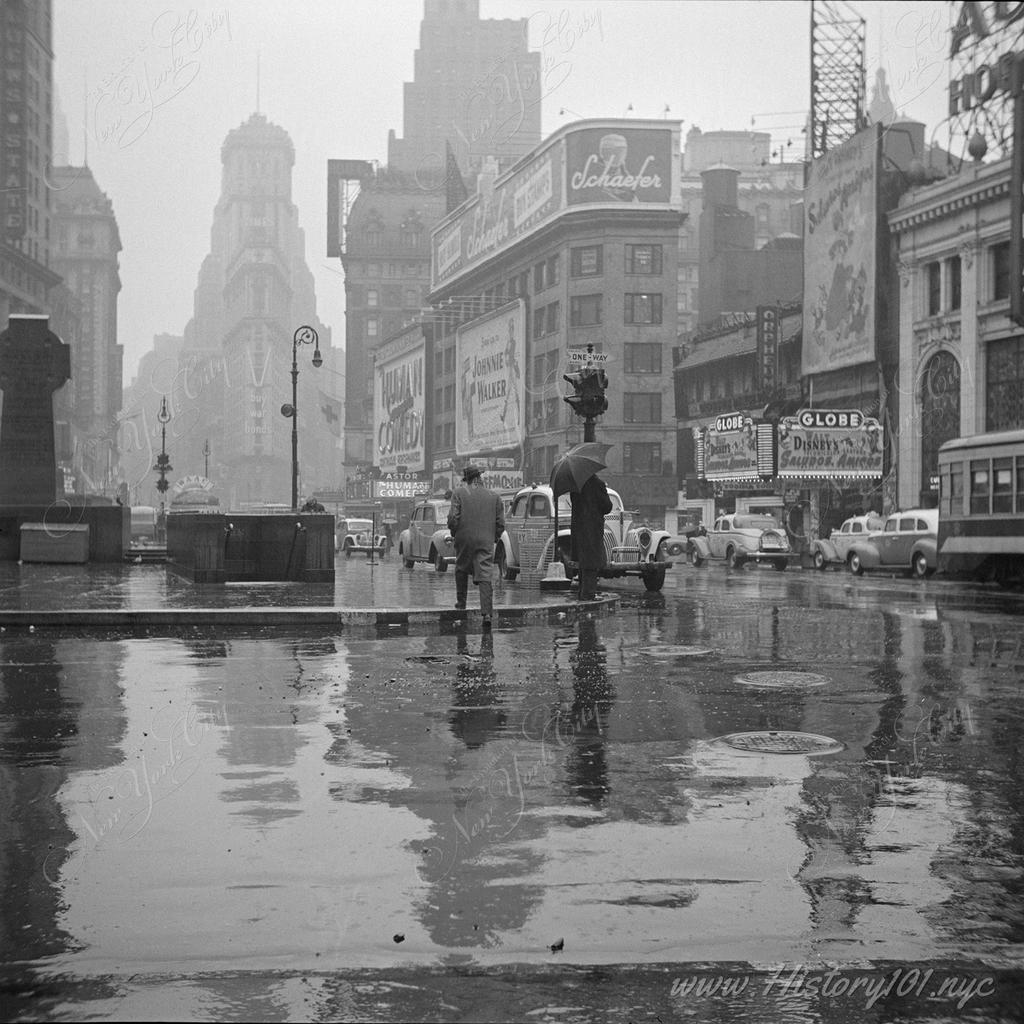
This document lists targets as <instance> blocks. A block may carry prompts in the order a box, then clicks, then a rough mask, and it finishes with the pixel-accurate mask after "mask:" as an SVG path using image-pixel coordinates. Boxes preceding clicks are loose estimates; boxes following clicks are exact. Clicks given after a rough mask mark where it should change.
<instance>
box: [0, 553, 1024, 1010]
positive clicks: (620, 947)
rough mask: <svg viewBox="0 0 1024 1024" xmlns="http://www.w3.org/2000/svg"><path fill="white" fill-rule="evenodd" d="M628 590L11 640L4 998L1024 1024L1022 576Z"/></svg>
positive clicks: (361, 569) (180, 1006)
mask: <svg viewBox="0 0 1024 1024" xmlns="http://www.w3.org/2000/svg"><path fill="white" fill-rule="evenodd" d="M126 571H127V570H126ZM367 571H368V570H367V569H366V567H365V566H362V565H357V564H356V563H352V564H351V566H346V565H345V564H343V563H339V565H338V576H339V580H342V579H343V578H344V576H345V573H346V572H351V574H352V577H353V579H354V578H355V576H356V574H365V573H366V572H367ZM375 571H377V572H379V573H381V574H390V577H389V579H390V581H391V582H390V583H388V584H387V586H391V587H394V588H397V589H396V591H395V592H396V593H404V594H405V596H406V598H407V599H415V600H417V601H423V598H422V593H419V592H416V593H414V592H413V591H409V590H408V589H406V590H405V591H403V590H402V588H408V586H409V585H410V584H409V582H408V581H409V577H410V576H412V577H413V579H414V580H417V581H420V582H418V583H416V586H420V587H426V588H429V589H430V591H431V594H432V595H433V596H434V597H436V600H437V603H438V604H439V605H440V604H441V603H443V602H446V601H447V600H448V598H449V597H450V595H449V593H448V590H446V589H444V588H445V587H448V588H450V587H451V585H452V584H451V580H450V579H444V580H443V581H442V580H439V579H438V578H437V576H436V575H435V574H432V573H429V572H425V571H424V570H423V569H422V568H419V569H417V570H414V572H413V573H412V574H410V573H409V571H408V570H403V569H401V568H400V567H399V566H398V565H397V564H396V563H395V562H391V563H390V564H388V565H386V566H383V567H378V569H377V570H375ZM416 573H418V574H419V575H418V576H417V575H416ZM137 578H138V579H140V580H150V581H151V580H152V579H154V578H155V577H153V576H152V575H150V576H142V575H139V576H138V577H137ZM382 578H383V576H382ZM343 586H344V585H343V583H342V584H339V587H340V588H342V589H343ZM123 589H126V592H127V591H128V590H130V589H131V588H130V587H127V588H123ZM504 589H505V590H512V589H514V587H510V586H508V585H506V586H505V588H504ZM614 592H615V593H616V594H618V595H619V604H618V607H617V608H616V609H614V610H603V611H601V612H598V613H595V614H577V613H576V612H574V611H571V610H570V611H569V612H567V613H566V615H565V618H564V621H556V622H554V623H553V624H550V625H549V624H546V623H542V624H529V625H521V626H511V627H502V628H498V629H496V630H495V631H494V633H493V635H491V636H488V635H484V634H482V633H481V632H480V630H479V626H478V624H474V623H472V622H471V623H470V624H469V628H462V627H459V626H454V627H450V626H448V625H444V626H443V627H442V628H438V626H437V625H436V624H435V625H434V627H433V628H429V627H428V626H423V625H416V626H413V625H409V626H399V627H395V628H392V629H391V630H388V631H384V632H381V631H377V630H363V631H360V630H357V629H353V630H345V631H337V632H334V633H327V632H325V631H323V630H312V629H297V628H281V627H275V628H270V627H263V628H260V627H239V628H234V629H230V630H218V631H217V634H216V635H214V632H213V631H212V630H210V629H209V628H208V627H204V626H203V625H202V623H201V622H200V623H197V624H196V625H195V626H193V627H189V628H183V629H181V630H179V631H178V632H177V633H176V634H174V635H168V634H167V633H166V632H165V633H164V634H163V635H160V634H159V633H154V631H149V632H147V633H143V632H141V631H140V632H137V633H132V634H129V633H124V634H114V633H109V634H100V633H97V632H94V631H86V630H75V631H70V630H64V631H60V630H55V629H46V628H39V629H33V630H31V631H30V630H29V629H28V628H12V627H8V628H6V629H5V631H4V632H3V633H0V736H2V746H0V751H2V752H0V799H2V802H3V808H2V819H3V827H2V830H0V883H2V887H3V889H2V891H3V916H2V927H0V941H2V944H3V950H2V952H3V968H2V971H3V974H2V978H3V988H2V990H0V1016H2V1018H3V1019H5V1020H7V1019H10V1020H86V1019H88V1020H128V1019H150V1020H153V1019H172V1020H267V1021H292V1020H296V1021H297V1020H334V1019H345V1020H381V1021H390V1020H404V1019H410V1020H437V1021H448V1020H451V1021H461V1020H489V1021H500V1020H523V1021H560V1022H561V1021H580V1022H582V1021H592V1020H599V1021H622V1022H625V1021H648V1020H649V1021H666V1022H667V1021H670V1020H698V1021H701V1020H716V1021H749V1022H752V1024H754V1022H762V1021H777V1022H780V1024H781V1022H788V1021H857V1022H859V1024H863V1022H875V1021H877V1022H881V1021H945V1020H949V1021H953V1020H956V1021H986V1022H988V1021H1019V1020H1021V1019H1024V1017H1022V1012H1024V899H1022V896H1024V892H1022V890H1024V873H1022V862H1024V802H1022V800H1021V792H1022V791H1024V703H1022V698H1024V629H1022V626H1024V595H1022V594H1020V593H1019V592H1018V593H1016V594H1012V593H1003V592H999V591H996V590H991V589H987V588H979V587H969V586H960V585H955V584H952V583H949V582H946V581H943V580H941V579H936V580H931V581H928V582H923V583H922V582H917V581H911V580H907V579H900V578H895V579H894V578H890V577H888V576H885V577H872V576H867V577H864V578H860V579H858V578H854V577H851V576H850V575H848V574H846V573H840V572H828V573H813V572H810V571H803V572H798V571H793V572H788V573H785V574H782V573H776V572H772V571H770V569H769V570H764V569H757V568H754V567H749V568H746V569H743V570H739V571H733V570H727V569H725V568H724V567H711V568H705V569H700V570H695V569H693V568H691V567H689V566H685V565H682V564H679V565H677V566H676V567H675V568H674V570H673V571H672V572H671V573H670V574H669V581H668V583H667V584H666V587H665V590H664V591H663V592H662V593H659V594H647V593H645V592H644V591H643V590H642V589H641V588H640V587H639V585H638V584H637V583H636V582H635V581H631V582H625V583H622V585H616V586H615V588H614ZM40 593H42V591H40ZM410 595H411V597H410ZM417 595H418V596H417ZM9 597H10V595H9V594H6V596H4V598H3V600H2V601H0V603H2V604H3V605H4V606H5V607H12V606H14V607H29V606H30V604H28V605H26V604H24V603H17V602H13V601H12V600H9V599H8V598H9ZM534 597H535V599H538V600H539V596H538V595H537V594H536V592H534ZM562 599H563V600H564V599H565V598H564V596H563V598H562ZM510 600H512V598H509V597H503V596H500V595H499V597H498V604H499V607H500V606H501V604H502V602H503V601H506V602H507V601H510ZM473 601H475V595H471V604H472V602H473ZM424 603H427V602H425V601H424ZM499 621H500V620H499Z"/></svg>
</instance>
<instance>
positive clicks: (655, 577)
mask: <svg viewBox="0 0 1024 1024" xmlns="http://www.w3.org/2000/svg"><path fill="white" fill-rule="evenodd" d="M643 580H644V588H645V589H646V590H661V588H662V587H663V586H665V570H664V569H655V570H654V571H653V572H645V573H644V574H643Z"/></svg>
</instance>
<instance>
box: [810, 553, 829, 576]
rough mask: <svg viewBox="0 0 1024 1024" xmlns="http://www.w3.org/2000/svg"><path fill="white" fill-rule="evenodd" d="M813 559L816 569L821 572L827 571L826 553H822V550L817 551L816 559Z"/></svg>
mask: <svg viewBox="0 0 1024 1024" xmlns="http://www.w3.org/2000/svg"><path fill="white" fill-rule="evenodd" d="M813 561H814V568H815V569H817V570H818V571H819V572H824V571H825V565H826V564H827V563H826V562H825V556H824V554H822V552H820V551H815V552H814V559H813Z"/></svg>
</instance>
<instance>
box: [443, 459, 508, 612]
mask: <svg viewBox="0 0 1024 1024" xmlns="http://www.w3.org/2000/svg"><path fill="white" fill-rule="evenodd" d="M448 529H449V530H451V533H452V539H453V541H454V542H455V607H456V608H465V607H466V594H467V593H468V591H469V577H470V575H472V577H473V582H474V583H475V584H476V585H477V586H478V587H479V588H480V611H481V612H482V613H483V628H484V629H490V628H491V617H492V615H493V614H494V601H493V599H494V593H493V589H492V585H491V572H492V569H493V565H494V545H495V544H497V542H498V541H499V540H500V539H501V534H502V531H503V530H504V529H505V514H504V512H503V511H502V505H501V498H500V497H499V496H498V495H497V494H496V493H495V492H494V491H492V490H489V489H488V488H487V487H486V486H484V481H483V477H482V476H481V472H480V469H479V467H478V466H466V468H465V469H464V470H463V472H462V483H461V484H460V485H459V486H458V487H456V488H455V491H454V493H453V494H452V505H451V511H450V512H449V513H448Z"/></svg>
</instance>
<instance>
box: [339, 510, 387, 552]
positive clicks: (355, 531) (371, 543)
mask: <svg viewBox="0 0 1024 1024" xmlns="http://www.w3.org/2000/svg"><path fill="white" fill-rule="evenodd" d="M373 525H374V524H373V520H372V519H355V518H351V517H346V516H340V517H339V518H338V519H337V521H336V522H335V524H334V548H335V550H336V551H344V552H345V557H346V558H351V557H352V555H354V554H355V553H356V552H357V551H361V552H363V553H364V554H367V555H369V554H370V553H371V552H372V553H374V554H376V555H377V556H378V557H380V558H383V557H384V556H385V554H387V549H388V538H387V536H386V535H385V534H384V533H378V534H376V535H375V534H374V532H373Z"/></svg>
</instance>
